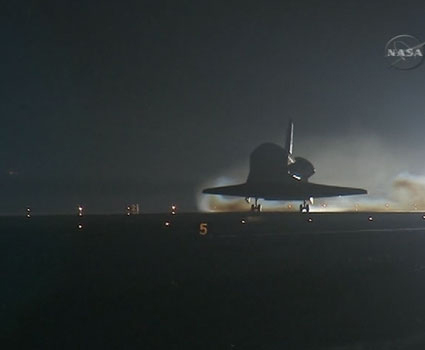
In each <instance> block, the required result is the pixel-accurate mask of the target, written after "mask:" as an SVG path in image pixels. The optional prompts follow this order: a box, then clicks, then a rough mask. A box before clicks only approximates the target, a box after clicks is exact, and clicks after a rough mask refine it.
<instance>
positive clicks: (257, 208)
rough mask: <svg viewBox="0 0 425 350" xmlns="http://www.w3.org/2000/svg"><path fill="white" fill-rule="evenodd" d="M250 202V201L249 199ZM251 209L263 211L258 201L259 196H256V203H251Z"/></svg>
mask: <svg viewBox="0 0 425 350" xmlns="http://www.w3.org/2000/svg"><path fill="white" fill-rule="evenodd" d="M247 202H248V203H249V201H248V200H247ZM251 211H253V212H260V211H261V204H259V203H258V198H255V201H254V204H251Z"/></svg>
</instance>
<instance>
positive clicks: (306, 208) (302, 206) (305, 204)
mask: <svg viewBox="0 0 425 350" xmlns="http://www.w3.org/2000/svg"><path fill="white" fill-rule="evenodd" d="M308 203H309V202H308V201H306V200H305V201H304V202H303V204H300V213H308V212H309V211H310V205H309V204H308Z"/></svg>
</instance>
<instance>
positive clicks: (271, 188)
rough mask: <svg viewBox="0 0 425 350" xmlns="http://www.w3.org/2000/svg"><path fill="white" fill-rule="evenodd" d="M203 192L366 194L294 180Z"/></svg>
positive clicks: (281, 196) (285, 196)
mask: <svg viewBox="0 0 425 350" xmlns="http://www.w3.org/2000/svg"><path fill="white" fill-rule="evenodd" d="M203 193H207V194H219V195H223V196H237V197H249V198H262V199H269V200H305V199H308V198H311V197H313V198H321V197H337V196H351V195H357V194H366V193H367V191H366V190H364V189H361V188H353V187H340V186H330V185H322V184H314V183H310V182H301V181H296V180H294V181H293V182H291V183H288V182H283V183H243V184H239V185H233V186H222V187H213V188H207V189H205V190H204V191H203Z"/></svg>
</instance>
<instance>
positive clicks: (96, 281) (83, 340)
mask: <svg viewBox="0 0 425 350" xmlns="http://www.w3.org/2000/svg"><path fill="white" fill-rule="evenodd" d="M422 215H423V214H422V213H420V212H414V213H310V214H300V213H260V214H255V215H253V214H251V213H227V214H225V213H220V214H204V213H177V215H170V214H149V215H134V216H129V217H127V216H125V215H108V216H102V215H95V216H90V215H87V216H84V217H77V216H33V217H31V218H30V219H27V218H24V217H22V218H21V217H2V218H0V228H1V229H0V232H1V233H0V240H1V244H0V249H1V251H0V253H1V255H0V256H1V262H2V263H1V266H2V270H3V273H2V287H1V289H0V290H1V295H0V297H1V300H2V304H1V311H2V315H3V316H2V317H1V334H0V335H1V338H2V343H3V344H6V345H7V346H8V347H6V348H31V349H46V348H63V349H75V348H81V349H95V348H104V349H115V348H146V349H182V348H183V349H192V348H193V349H195V348H196V349H199V348H201V349H282V348H290V349H363V348H373V349H388V348H390V347H395V348H397V349H398V348H402V349H416V348H422V347H423V345H425V303H424V301H423V296H424V295H425V220H424V219H423V217H422ZM309 219H311V220H309ZM167 222H168V225H167V224H166V223H167ZM202 224H206V226H205V225H202ZM79 225H81V226H79ZM205 227H206V233H205Z"/></svg>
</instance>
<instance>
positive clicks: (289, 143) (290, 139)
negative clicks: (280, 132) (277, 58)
mask: <svg viewBox="0 0 425 350" xmlns="http://www.w3.org/2000/svg"><path fill="white" fill-rule="evenodd" d="M293 145H294V123H293V121H292V119H290V120H289V124H288V129H287V130H286V142H285V150H286V152H288V164H289V163H292V162H293V160H292V151H293Z"/></svg>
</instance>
